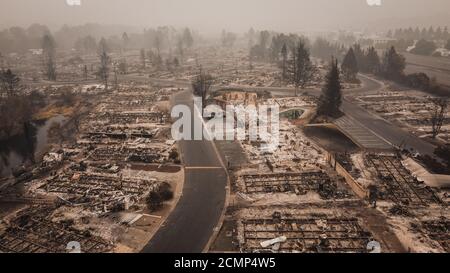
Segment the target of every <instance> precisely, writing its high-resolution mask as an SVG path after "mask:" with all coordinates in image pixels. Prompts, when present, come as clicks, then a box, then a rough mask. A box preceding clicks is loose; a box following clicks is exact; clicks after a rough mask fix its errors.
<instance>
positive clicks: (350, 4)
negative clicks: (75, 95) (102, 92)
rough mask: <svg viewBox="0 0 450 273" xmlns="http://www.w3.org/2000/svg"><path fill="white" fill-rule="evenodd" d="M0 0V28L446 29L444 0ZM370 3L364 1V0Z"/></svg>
mask: <svg viewBox="0 0 450 273" xmlns="http://www.w3.org/2000/svg"><path fill="white" fill-rule="evenodd" d="M74 1H76V0H0V18H1V19H0V27H10V26H13V25H19V26H24V27H25V26H28V25H30V24H32V23H41V24H46V25H48V26H50V27H52V28H56V27H60V26H61V25H63V24H69V25H79V24H84V23H101V24H115V25H129V26H139V27H154V26H159V25H173V26H189V27H193V28H195V29H198V30H200V31H217V30H221V29H223V28H226V29H228V30H233V31H245V30H247V29H249V28H250V27H254V28H256V29H271V30H279V31H320V30H336V29H344V28H345V29H353V30H357V29H361V30H363V29H365V28H372V29H383V28H390V27H403V26H410V25H412V26H430V25H435V26H437V25H441V26H443V25H448V26H450V19H449V18H450V1H449V0H381V1H382V5H381V6H380V7H375V6H372V7H371V6H369V5H368V4H367V0H81V2H82V4H81V6H70V5H68V4H67V2H74ZM369 1H370V0H369Z"/></svg>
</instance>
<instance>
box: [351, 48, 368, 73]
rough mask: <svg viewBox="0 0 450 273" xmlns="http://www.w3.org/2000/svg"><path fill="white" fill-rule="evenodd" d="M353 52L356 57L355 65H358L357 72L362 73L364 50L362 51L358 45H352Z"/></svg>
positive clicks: (364, 66)
mask: <svg viewBox="0 0 450 273" xmlns="http://www.w3.org/2000/svg"><path fill="white" fill-rule="evenodd" d="M353 52H354V54H355V57H356V63H357V65H358V70H360V71H364V70H365V69H366V55H365V54H364V50H362V48H361V45H360V44H355V45H353Z"/></svg>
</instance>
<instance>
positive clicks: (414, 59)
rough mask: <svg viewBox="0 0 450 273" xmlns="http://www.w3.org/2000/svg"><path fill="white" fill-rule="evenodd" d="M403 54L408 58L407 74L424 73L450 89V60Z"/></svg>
mask: <svg viewBox="0 0 450 273" xmlns="http://www.w3.org/2000/svg"><path fill="white" fill-rule="evenodd" d="M402 54H403V55H404V56H405V58H406V73H418V72H424V73H426V74H427V75H428V76H430V77H435V78H436V79H437V81H438V82H439V83H441V84H443V85H446V86H449V87H450V58H443V57H431V56H420V55H415V54H411V53H402Z"/></svg>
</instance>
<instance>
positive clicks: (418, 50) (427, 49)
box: [411, 39, 437, 56]
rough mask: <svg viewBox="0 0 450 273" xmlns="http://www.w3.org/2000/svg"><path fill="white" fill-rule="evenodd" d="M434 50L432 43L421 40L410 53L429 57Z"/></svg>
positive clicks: (434, 46) (434, 45)
mask: <svg viewBox="0 0 450 273" xmlns="http://www.w3.org/2000/svg"><path fill="white" fill-rule="evenodd" d="M436 48H437V46H436V44H435V43H434V42H432V41H427V40H425V39H421V40H419V41H418V42H417V43H416V46H415V47H414V48H413V49H412V50H411V53H413V54H417V55H425V56H429V55H431V54H432V53H433V52H434V51H435V50H436Z"/></svg>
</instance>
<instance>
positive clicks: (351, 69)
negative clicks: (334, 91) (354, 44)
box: [341, 48, 359, 81]
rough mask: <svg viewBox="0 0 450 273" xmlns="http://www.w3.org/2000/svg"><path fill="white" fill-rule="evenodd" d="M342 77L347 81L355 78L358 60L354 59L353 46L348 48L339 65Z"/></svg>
mask: <svg viewBox="0 0 450 273" xmlns="http://www.w3.org/2000/svg"><path fill="white" fill-rule="evenodd" d="M341 69H342V72H343V73H344V77H345V79H346V80H348V81H354V80H356V75H357V74H358V72H359V70H358V62H357V61H356V56H355V52H354V51H353V48H350V49H349V50H348V52H347V54H346V55H345V57H344V60H343V61H342V65H341Z"/></svg>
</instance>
